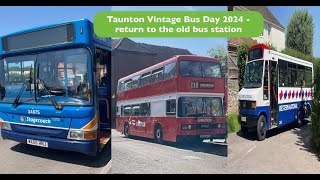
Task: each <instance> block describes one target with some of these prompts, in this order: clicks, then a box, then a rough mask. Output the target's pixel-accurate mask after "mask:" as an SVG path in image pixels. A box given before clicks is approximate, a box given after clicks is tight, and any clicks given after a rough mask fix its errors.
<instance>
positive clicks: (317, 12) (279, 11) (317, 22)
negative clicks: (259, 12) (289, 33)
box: [268, 6, 320, 57]
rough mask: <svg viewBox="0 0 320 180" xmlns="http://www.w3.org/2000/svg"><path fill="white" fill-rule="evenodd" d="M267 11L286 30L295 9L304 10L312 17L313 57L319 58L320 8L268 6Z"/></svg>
mask: <svg viewBox="0 0 320 180" xmlns="http://www.w3.org/2000/svg"><path fill="white" fill-rule="evenodd" d="M268 8H269V10H270V11H271V12H272V14H273V15H274V16H275V17H276V18H277V19H278V20H279V22H280V23H281V24H282V25H283V26H284V27H285V28H286V27H287V25H288V22H289V19H290V17H291V15H292V14H293V13H294V11H295V10H297V9H302V8H306V9H308V11H309V13H311V14H312V16H313V23H314V35H313V55H314V56H315V57H320V7H319V6H290V7H287V6H269V7H268Z"/></svg>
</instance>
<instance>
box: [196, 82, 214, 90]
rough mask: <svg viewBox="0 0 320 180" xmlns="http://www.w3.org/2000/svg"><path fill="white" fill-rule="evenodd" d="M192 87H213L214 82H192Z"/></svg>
mask: <svg viewBox="0 0 320 180" xmlns="http://www.w3.org/2000/svg"><path fill="white" fill-rule="evenodd" d="M191 88H193V89H213V88H214V83H213V82H191Z"/></svg>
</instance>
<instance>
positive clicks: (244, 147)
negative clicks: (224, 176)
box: [228, 123, 320, 174]
mask: <svg viewBox="0 0 320 180" xmlns="http://www.w3.org/2000/svg"><path fill="white" fill-rule="evenodd" d="M254 135H255V134H254V132H253V135H251V136H249V137H243V135H242V133H241V132H238V133H231V134H229V136H228V150H229V153H228V170H229V173H237V174H238V173H241V174H242V173H245V174H247V173H250V174H251V173H259V174H260V173H276V174H278V173H285V174H288V173H289V174H292V173H294V174H296V173H320V161H319V157H318V155H317V153H316V152H315V151H314V150H313V148H312V147H311V143H310V136H311V124H310V123H309V124H306V125H304V126H302V127H301V128H300V129H299V128H294V127H292V126H288V127H285V128H282V129H279V130H276V129H275V130H271V131H270V132H269V133H268V134H267V138H266V139H265V140H264V141H257V140H256V138H253V136H254Z"/></svg>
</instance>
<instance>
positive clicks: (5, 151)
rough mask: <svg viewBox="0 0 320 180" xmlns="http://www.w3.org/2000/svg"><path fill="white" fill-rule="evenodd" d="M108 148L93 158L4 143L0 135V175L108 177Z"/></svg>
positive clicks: (9, 142) (9, 141)
mask: <svg viewBox="0 0 320 180" xmlns="http://www.w3.org/2000/svg"><path fill="white" fill-rule="evenodd" d="M110 147H111V144H110V143H108V144H107V145H106V146H105V148H104V149H103V150H102V151H101V152H100V153H99V154H98V155H97V156H96V157H92V156H87V155H84V154H81V153H77V152H69V151H61V150H54V149H48V148H42V147H37V146H31V145H26V144H21V143H17V142H14V141H11V140H3V139H2V138H1V135H0V152H1V153H0V154H1V155H0V174H108V173H110V169H111V161H110V160H111V149H110Z"/></svg>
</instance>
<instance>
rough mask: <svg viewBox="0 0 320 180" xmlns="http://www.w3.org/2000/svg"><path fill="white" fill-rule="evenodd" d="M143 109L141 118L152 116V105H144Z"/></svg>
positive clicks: (142, 105)
mask: <svg viewBox="0 0 320 180" xmlns="http://www.w3.org/2000/svg"><path fill="white" fill-rule="evenodd" d="M140 107H141V116H150V111H151V108H150V103H142V104H141V105H140Z"/></svg>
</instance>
